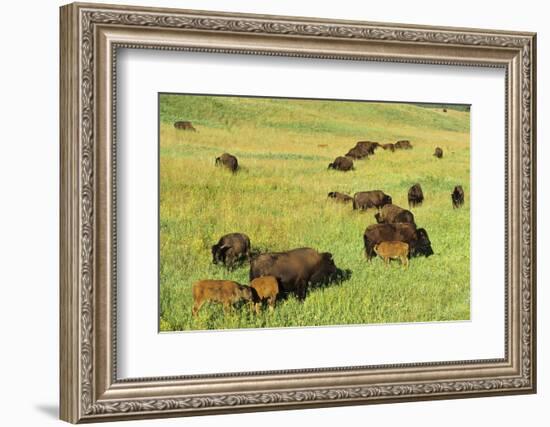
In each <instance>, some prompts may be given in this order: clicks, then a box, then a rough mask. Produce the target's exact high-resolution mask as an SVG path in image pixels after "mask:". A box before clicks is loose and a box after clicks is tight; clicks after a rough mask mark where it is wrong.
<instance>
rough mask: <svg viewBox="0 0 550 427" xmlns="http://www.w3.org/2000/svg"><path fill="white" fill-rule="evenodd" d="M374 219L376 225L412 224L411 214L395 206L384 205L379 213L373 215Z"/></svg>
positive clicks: (412, 217) (412, 216)
mask: <svg viewBox="0 0 550 427" xmlns="http://www.w3.org/2000/svg"><path fill="white" fill-rule="evenodd" d="M374 218H376V222H377V223H378V224H395V223H396V222H403V223H409V224H414V215H413V214H412V212H411V211H408V210H407V209H403V208H400V207H399V206H397V205H384V206H383V207H382V209H381V210H380V212H378V213H376V214H375V215H374Z"/></svg>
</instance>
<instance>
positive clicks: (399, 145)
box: [394, 139, 413, 150]
mask: <svg viewBox="0 0 550 427" xmlns="http://www.w3.org/2000/svg"><path fill="white" fill-rule="evenodd" d="M394 145H395V148H396V149H397V150H410V149H411V148H413V146H412V145H411V141H409V140H408V139H402V140H401V141H397V142H396V143H395V144H394Z"/></svg>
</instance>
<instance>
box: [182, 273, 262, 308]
mask: <svg viewBox="0 0 550 427" xmlns="http://www.w3.org/2000/svg"><path fill="white" fill-rule="evenodd" d="M254 299H255V297H254V291H253V290H252V288H250V287H248V286H244V285H239V284H238V283H237V282H232V281H231V280H199V281H198V282H195V283H193V309H192V314H193V316H196V315H197V313H198V311H199V310H200V308H201V307H202V306H203V304H204V303H206V302H209V301H210V302H218V303H221V304H223V308H224V310H225V311H228V310H229V309H230V308H231V307H232V306H233V305H234V304H236V303H238V302H240V301H250V302H253V301H254Z"/></svg>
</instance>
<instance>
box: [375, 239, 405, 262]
mask: <svg viewBox="0 0 550 427" xmlns="http://www.w3.org/2000/svg"><path fill="white" fill-rule="evenodd" d="M374 252H375V253H376V255H378V256H379V257H380V258H382V259H383V260H384V264H386V267H387V266H389V264H390V260H392V259H400V260H401V264H402V265H403V266H404V267H405V268H407V267H409V245H408V243H405V242H395V241H394V242H380V243H378V244H377V245H375V246H374Z"/></svg>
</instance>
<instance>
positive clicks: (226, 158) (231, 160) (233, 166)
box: [216, 153, 239, 172]
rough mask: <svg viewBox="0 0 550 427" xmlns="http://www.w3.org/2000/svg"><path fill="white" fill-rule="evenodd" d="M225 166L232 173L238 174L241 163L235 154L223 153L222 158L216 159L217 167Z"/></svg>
mask: <svg viewBox="0 0 550 427" xmlns="http://www.w3.org/2000/svg"><path fill="white" fill-rule="evenodd" d="M220 165H221V166H224V167H226V168H227V169H229V170H230V171H231V172H237V169H239V161H238V160H237V158H236V157H235V156H234V155H233V154H229V153H223V154H222V155H221V156H220V157H216V166H220Z"/></svg>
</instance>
